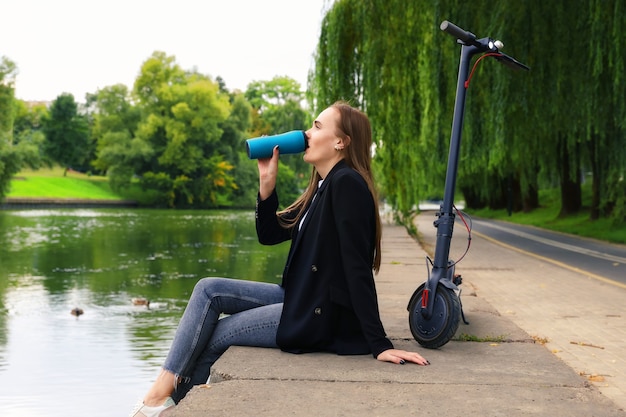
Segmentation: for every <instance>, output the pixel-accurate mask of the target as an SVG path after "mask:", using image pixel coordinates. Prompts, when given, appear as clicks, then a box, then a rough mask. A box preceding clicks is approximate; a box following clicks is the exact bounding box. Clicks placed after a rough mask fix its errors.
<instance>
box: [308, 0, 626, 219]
mask: <svg viewBox="0 0 626 417" xmlns="http://www.w3.org/2000/svg"><path fill="white" fill-rule="evenodd" d="M405 3H406V2H402V1H400V0H389V1H382V0H368V1H357V0H338V1H336V2H334V3H333V6H332V7H331V8H330V9H329V11H328V13H327V14H326V16H325V17H324V20H323V22H322V29H321V33H320V41H319V44H318V50H317V53H316V66H315V71H314V73H313V75H312V76H311V77H310V85H309V88H310V90H311V92H312V93H311V98H312V103H314V104H315V105H319V106H323V105H325V103H328V102H331V101H333V100H335V99H338V98H343V99H347V100H349V101H351V102H352V103H353V104H355V105H359V106H361V107H363V108H364V109H365V110H366V111H367V113H368V114H369V115H370V118H371V120H372V124H373V128H374V135H375V140H376V145H377V149H376V158H375V162H376V164H377V165H378V166H379V169H378V170H377V172H380V173H381V174H382V177H383V178H382V181H380V180H379V182H380V183H382V184H384V185H385V187H386V195H387V197H388V198H389V201H390V202H391V204H392V206H393V207H394V209H395V210H397V211H398V212H399V214H400V217H401V218H402V217H406V216H409V217H410V216H411V213H412V211H413V209H414V207H415V204H416V203H417V202H418V201H419V199H420V198H425V197H428V196H430V195H432V193H434V192H436V190H442V189H443V180H444V176H445V165H446V162H447V148H448V138H449V133H450V128H449V126H450V123H451V119H452V115H451V110H452V108H453V101H452V100H453V98H454V88H455V85H456V76H457V69H458V56H459V46H458V45H456V44H455V42H454V40H453V39H452V38H451V37H450V36H448V35H447V34H445V33H443V32H441V31H440V30H439V23H440V22H441V21H442V20H444V19H445V20H450V21H452V22H455V23H457V24H458V25H459V26H461V27H463V28H466V29H469V30H471V31H475V32H476V33H477V34H478V35H479V36H485V35H490V36H493V37H494V38H496V39H498V38H499V39H502V40H503V41H504V43H505V44H507V47H506V48H505V50H504V52H506V53H509V54H511V55H513V56H515V57H516V58H518V59H520V60H521V61H522V62H525V63H527V64H529V65H530V67H531V68H532V69H531V72H530V73H528V74H526V73H524V74H516V73H513V72H511V71H509V70H508V69H507V68H505V67H503V66H501V65H498V64H497V63H495V61H493V60H485V61H481V63H480V65H479V66H478V67H477V69H476V71H475V74H474V78H473V79H472V82H471V87H470V90H469V92H468V97H467V108H466V117H465V125H464V132H463V145H462V147H461V156H460V160H459V178H458V187H459V189H460V190H462V191H463V194H464V196H465V199H466V201H467V203H468V205H469V206H470V207H483V206H490V207H492V208H501V207H505V206H510V207H512V209H514V210H531V209H532V208H534V207H537V205H538V204H539V200H538V189H539V187H540V186H550V185H551V184H554V183H557V184H559V186H560V189H561V195H562V210H561V212H562V214H563V215H567V214H568V213H573V212H576V211H577V210H579V209H580V207H581V201H582V200H581V189H580V187H581V173H582V172H583V171H584V170H585V169H590V170H591V171H592V172H593V176H592V181H593V193H594V198H593V203H592V204H593V207H592V210H591V215H592V217H597V216H599V215H610V216H613V217H614V218H616V219H617V220H619V219H623V218H624V214H626V206H625V205H624V204H626V201H625V200H626V197H624V193H625V191H626V190H625V188H626V187H625V186H624V185H623V184H624V181H623V180H622V178H623V174H624V171H625V167H624V165H625V162H624V161H625V160H626V158H625V156H626V155H624V153H625V152H626V151H625V149H626V147H625V146H624V138H625V134H624V133H625V132H624V125H625V123H624V120H626V114H625V111H626V109H625V108H624V101H625V99H624V97H626V91H625V90H626V88H625V85H624V75H623V74H624V59H623V50H624V39H623V37H622V36H621V34H620V29H619V28H620V27H623V26H624V23H626V13H625V12H624V5H623V2H619V1H617V0H609V1H604V0H596V1H591V2H590V1H587V0H574V1H573V2H572V1H565V0H556V1H554V2H549V3H546V2H540V1H539V0H528V1H524V2H516V3H511V2H499V3H493V2H491V3H490V2H486V1H478V2H471V3H468V2H460V1H458V0H446V1H437V2H427V1H421V2H409V3H406V4H405ZM486 10H489V12H488V13H486V12H485V11H486ZM581 11H584V12H581ZM571 33H576V34H577V36H576V38H577V41H576V42H575V43H574V42H572V40H571ZM607 40H610V41H607ZM474 62H477V60H475V61H474ZM590 78H591V79H590ZM591 81H592V82H591Z"/></svg>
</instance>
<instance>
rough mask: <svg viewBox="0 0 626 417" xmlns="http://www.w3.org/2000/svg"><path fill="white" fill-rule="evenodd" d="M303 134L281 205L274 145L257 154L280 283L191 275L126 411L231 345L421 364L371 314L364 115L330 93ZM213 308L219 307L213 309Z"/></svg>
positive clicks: (181, 391) (150, 401) (155, 408)
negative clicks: (159, 351) (298, 166)
mask: <svg viewBox="0 0 626 417" xmlns="http://www.w3.org/2000/svg"><path fill="white" fill-rule="evenodd" d="M306 138H307V143H308V146H307V149H306V150H305V152H304V160H305V161H306V162H308V163H309V164H311V165H313V171H312V175H311V179H310V182H309V186H308V187H307V189H306V191H305V192H304V193H303V194H302V195H301V196H300V197H299V198H298V199H297V200H296V201H295V202H294V203H293V204H291V205H290V206H289V207H287V209H285V210H282V211H277V210H278V206H279V203H278V194H277V191H276V189H275V187H276V176H277V172H278V158H279V153H280V149H278V148H276V149H274V154H273V156H272V157H271V158H268V159H261V160H259V161H258V168H259V195H258V199H257V207H256V228H257V235H258V238H259V241H260V242H261V243H262V244H267V245H272V244H277V243H280V242H284V241H286V240H291V247H290V250H289V255H288V257H287V262H286V265H285V269H284V271H283V279H282V284H281V285H276V284H267V283H259V282H251V281H243V280H236V279H228V278H204V279H202V280H200V281H198V283H197V284H196V287H195V288H194V291H193V293H192V295H191V298H190V299H189V304H188V305H187V308H186V309H185V313H184V314H183V317H182V319H181V322H180V324H179V327H178V329H177V331H176V335H175V337H174V341H173V343H172V347H171V349H170V352H169V354H168V357H167V359H166V360H165V364H164V365H163V370H162V372H161V374H160V375H159V376H158V378H157V380H156V381H155V383H154V384H153V385H152V387H151V388H150V390H149V392H148V394H147V395H146V396H145V397H144V399H143V403H142V404H140V406H139V407H140V408H139V409H138V410H137V411H136V412H135V413H134V414H132V415H133V416H134V417H155V416H159V415H160V414H161V412H162V411H164V410H166V409H168V408H170V407H173V406H174V404H175V403H178V401H180V400H181V399H182V398H183V397H184V396H185V395H186V394H187V392H188V391H189V390H190V389H191V387H192V386H193V385H197V384H204V383H206V381H207V379H208V376H209V373H210V369H211V366H212V365H213V363H214V362H215V361H216V360H217V359H218V358H219V357H220V356H221V355H222V354H223V353H224V352H225V351H226V349H228V347H229V346H233V345H238V346H258V347H273V348H280V349H282V350H284V351H287V352H293V353H303V352H312V351H327V352H334V353H337V354H342V355H344V354H345V355H356V354H368V353H369V354H372V355H373V356H374V358H376V359H378V360H380V361H387V362H393V363H399V364H403V363H405V362H414V363H416V364H419V365H428V364H429V363H428V361H427V360H426V359H424V358H423V357H422V356H420V355H419V354H418V353H415V352H407V351H404V350H398V349H394V347H393V344H392V343H391V341H390V340H389V339H388V338H387V337H386V335H385V331H384V329H383V326H382V323H381V321H380V316H379V311H378V301H377V296H376V289H375V285H374V276H373V271H376V272H377V271H378V269H379V268H380V254H381V251H380V240H381V224H380V218H379V215H378V203H377V199H376V192H375V189H374V182H373V178H372V171H371V164H370V162H371V154H370V152H371V145H372V133H371V127H370V123H369V120H368V118H367V116H366V115H365V114H363V113H362V112H361V111H359V110H357V109H355V108H353V107H351V106H349V105H348V104H346V103H343V102H338V103H335V104H333V105H332V106H330V107H328V108H327V109H326V110H324V111H323V112H322V113H320V115H319V116H318V118H317V119H316V120H315V122H313V126H312V127H311V128H310V129H309V130H307V131H306ZM221 313H225V314H227V315H228V316H226V317H225V318H222V319H219V317H220V314H221Z"/></svg>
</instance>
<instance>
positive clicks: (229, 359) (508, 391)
mask: <svg viewBox="0 0 626 417" xmlns="http://www.w3.org/2000/svg"><path fill="white" fill-rule="evenodd" d="M429 222H430V223H428V222H427V223H426V227H427V228H428V227H432V221H429ZM420 227H421V226H420ZM420 230H422V229H420ZM425 231H426V232H427V233H432V231H430V230H429V229H425ZM426 240H427V241H430V242H431V243H432V241H433V236H432V234H430V235H428V236H426ZM474 251H475V250H474V249H473V251H472V252H470V254H469V255H468V256H473V255H474V254H475V253H474ZM477 258H479V259H478V260H477V261H480V262H486V263H492V264H493V263H494V262H497V260H496V259H493V258H491V256H490V253H488V252H487V253H481V254H478V256H477ZM491 266H493V265H491ZM484 267H485V268H489V267H490V266H489V265H485V266H484ZM426 271H427V267H426V252H425V251H424V249H423V248H422V247H421V246H420V245H419V244H418V243H417V242H415V241H414V240H413V239H412V238H410V237H409V236H408V235H407V233H406V231H405V229H404V228H402V227H399V226H393V225H385V226H384V231H383V266H382V269H381V272H380V274H378V275H377V276H376V282H377V289H378V297H379V304H380V310H381V318H382V320H383V324H384V325H385V328H386V331H387V334H388V336H389V337H390V338H391V339H392V340H393V342H394V344H395V345H396V347H397V348H401V349H407V350H416V351H419V352H420V353H421V354H422V355H423V356H425V357H426V358H427V359H429V360H430V362H431V365H430V366H426V367H420V366H417V365H412V364H406V365H394V364H390V363H383V362H379V361H376V360H374V359H373V358H372V357H371V355H364V356H337V355H332V354H323V353H316V354H305V355H293V354H289V353H284V352H281V351H279V350H275V349H262V348H246V347H232V348H230V349H229V350H228V351H227V352H226V353H225V354H224V355H223V356H222V358H221V359H220V360H219V361H218V362H217V363H216V364H215V365H214V367H213V369H212V374H211V381H210V383H209V384H207V385H201V386H197V387H195V388H194V389H193V390H192V391H191V392H190V393H189V394H188V396H187V397H186V398H185V399H184V400H183V401H181V403H180V404H179V405H178V406H177V407H176V408H175V409H174V411H173V412H172V413H171V414H168V415H169V416H172V417H200V416H202V417H205V416H229V417H237V416H242V417H243V416H286V415H293V416H364V415H366V416H385V417H400V416H410V415H420V416H468V415H469V416H507V417H510V416H567V417H572V416H585V417H588V416H603V417H610V416H624V415H626V413H625V412H624V410H623V408H621V407H620V405H618V404H616V403H615V402H614V401H612V400H611V399H610V398H608V397H607V396H604V395H602V394H601V393H600V392H599V391H598V389H597V388H596V387H595V386H594V385H593V384H592V383H591V382H590V381H589V380H588V379H587V378H585V377H584V376H581V375H580V374H579V372H577V371H575V370H574V369H572V368H571V367H570V366H568V365H567V364H566V363H564V362H563V361H562V360H561V359H559V358H558V357H557V356H556V355H555V354H553V353H552V352H551V351H550V350H549V349H547V348H546V346H544V345H543V344H541V343H537V342H536V340H535V339H536V338H535V337H531V336H530V335H529V334H528V333H526V332H525V331H524V330H522V329H521V328H520V327H518V326H517V325H516V324H515V323H514V322H513V321H512V320H510V318H509V317H507V314H505V313H504V312H501V311H498V310H496V309H495V308H494V307H493V306H492V305H491V304H490V303H488V302H487V301H486V300H485V298H483V297H482V296H481V290H480V288H477V287H476V285H475V284H473V282H472V280H471V279H468V278H465V277H464V283H463V285H462V288H463V292H462V297H461V299H462V302H463V309H464V311H465V316H466V318H467V320H468V321H469V323H470V324H469V325H465V324H463V323H461V324H460V326H459V329H458V331H457V334H456V336H455V338H454V339H453V340H452V341H450V342H449V343H447V344H446V345H444V346H443V347H442V348H440V349H437V350H428V349H424V348H422V347H421V346H419V344H418V343H417V342H416V341H415V340H414V339H413V337H412V335H411V332H410V329H409V325H408V313H407V310H406V307H407V304H408V301H409V298H410V296H411V294H412V293H413V291H414V290H415V289H416V288H417V286H419V284H421V283H422V282H423V281H424V279H425V277H426V274H427V272H426ZM457 272H461V273H462V272H463V271H462V268H461V267H459V268H458V269H457ZM519 273H524V270H523V269H521V270H520V271H519ZM468 275H470V276H471V275H473V273H470V274H468ZM499 285H500V286H502V285H504V284H503V283H502V282H500V283H499ZM508 289H509V291H511V292H512V293H514V292H515V290H516V289H515V286H514V281H510V282H509V288H508ZM520 302H521V303H523V302H524V300H520ZM526 302H528V301H527V300H526ZM558 307H559V306H555V308H558ZM469 340H471V341H469Z"/></svg>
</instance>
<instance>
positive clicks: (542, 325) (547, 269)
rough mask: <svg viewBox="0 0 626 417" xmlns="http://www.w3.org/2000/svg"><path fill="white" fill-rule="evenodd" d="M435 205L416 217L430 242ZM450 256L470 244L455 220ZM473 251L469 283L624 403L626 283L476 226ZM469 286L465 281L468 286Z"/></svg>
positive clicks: (464, 265) (461, 269)
mask: <svg viewBox="0 0 626 417" xmlns="http://www.w3.org/2000/svg"><path fill="white" fill-rule="evenodd" d="M435 219H436V217H435V216H434V212H423V213H422V214H420V215H419V216H418V218H417V226H418V230H419V231H420V233H421V234H422V239H423V240H424V242H425V243H426V245H425V246H426V248H427V250H429V247H431V245H433V243H434V241H435V239H436V237H435V233H436V229H435V228H434V227H433V225H432V222H433V221H434V220H435ZM454 233H455V234H454V238H453V244H452V249H451V252H450V257H451V258H452V259H455V258H457V257H458V256H460V255H461V254H462V252H463V251H464V250H465V246H466V245H467V234H466V233H465V232H464V230H462V226H460V225H459V224H458V223H457V224H456V225H455V229H454ZM472 237H473V238H472V243H471V248H470V252H469V254H468V255H467V256H466V257H465V258H464V259H463V260H462V261H461V263H460V264H459V265H458V266H457V269H456V271H457V273H461V274H462V275H463V278H464V285H463V286H471V287H472V289H473V290H474V291H476V294H477V295H478V297H481V298H484V299H485V300H486V301H487V302H488V303H489V304H490V305H492V306H493V307H494V308H495V309H496V310H497V311H498V312H499V313H500V314H502V315H503V316H505V317H507V318H509V319H510V320H511V321H513V323H515V324H517V325H518V326H519V327H520V328H522V329H523V330H524V331H525V332H527V333H528V334H529V335H531V336H532V337H534V338H535V339H537V340H547V343H546V347H547V348H548V349H549V350H550V351H551V352H552V353H553V354H554V355H555V356H556V357H558V358H560V359H562V360H563V361H564V362H565V363H566V364H568V365H569V366H570V367H571V368H572V369H574V370H575V371H576V372H577V373H579V374H580V375H583V376H585V377H586V378H587V379H588V380H590V381H592V383H593V385H594V386H596V387H597V388H598V389H599V390H600V391H601V392H602V393H603V394H605V395H606V396H607V397H609V398H611V399H612V400H613V401H615V403H616V404H618V405H619V406H620V407H622V408H623V409H626V308H625V304H626V288H624V285H620V283H617V284H615V285H613V284H610V283H609V282H608V281H604V280H600V279H597V277H595V276H594V274H588V273H586V271H585V270H584V269H582V268H581V266H579V268H578V269H573V268H567V267H565V266H562V265H556V264H553V263H551V262H548V261H546V260H543V259H540V258H538V257H536V256H533V255H532V254H530V253H529V252H527V251H524V252H519V251H516V250H514V249H513V248H512V247H511V246H509V245H507V246H502V245H500V244H498V243H497V242H495V241H493V240H491V239H486V238H485V237H484V236H483V235H481V234H478V233H474V234H473V236H472ZM465 290H467V288H466V289H465Z"/></svg>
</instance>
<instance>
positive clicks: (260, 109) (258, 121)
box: [245, 76, 312, 202]
mask: <svg viewBox="0 0 626 417" xmlns="http://www.w3.org/2000/svg"><path fill="white" fill-rule="evenodd" d="M245 96H246V98H247V99H248V101H249V102H250V104H251V105H252V120H253V124H252V129H251V132H250V135H251V136H252V137H258V136H261V135H276V134H279V133H285V132H288V131H291V130H307V129H308V128H309V127H310V126H311V124H312V117H311V115H310V113H309V112H308V111H307V110H305V109H304V108H303V107H302V103H303V102H304V98H305V97H304V96H305V94H304V92H302V91H301V87H300V84H299V83H298V82H297V81H295V80H293V79H292V78H289V77H279V76H277V77H274V78H273V79H271V80H269V81H254V82H252V83H250V84H249V85H248V88H247V89H246V92H245ZM281 163H282V164H284V165H285V166H288V167H289V168H290V169H289V171H288V175H289V176H291V177H292V178H294V180H295V182H294V184H291V185H289V186H287V185H286V184H285V185H284V186H283V191H282V198H281V200H282V201H283V202H287V201H289V202H291V201H293V200H294V199H295V198H296V197H297V196H298V194H299V191H298V188H304V187H305V186H306V183H307V182H308V178H309V174H310V172H311V167H310V166H309V165H308V164H307V163H305V162H304V161H303V159H302V155H283V156H281ZM255 166H256V164H255ZM255 169H256V168H255ZM285 180H286V179H285ZM285 182H288V181H285ZM255 188H256V185H255ZM287 190H289V191H287Z"/></svg>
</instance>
